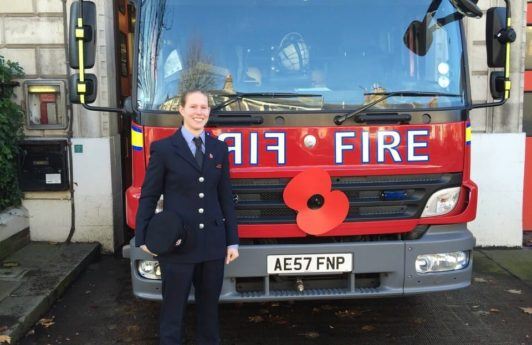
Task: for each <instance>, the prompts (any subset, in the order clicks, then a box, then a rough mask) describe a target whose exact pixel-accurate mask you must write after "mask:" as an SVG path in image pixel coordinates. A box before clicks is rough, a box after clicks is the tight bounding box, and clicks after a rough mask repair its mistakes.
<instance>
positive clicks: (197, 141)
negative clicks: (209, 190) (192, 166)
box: [192, 137, 203, 169]
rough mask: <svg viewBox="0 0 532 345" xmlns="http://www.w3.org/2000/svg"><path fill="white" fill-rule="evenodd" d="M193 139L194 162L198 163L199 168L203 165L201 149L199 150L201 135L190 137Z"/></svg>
mask: <svg viewBox="0 0 532 345" xmlns="http://www.w3.org/2000/svg"><path fill="white" fill-rule="evenodd" d="M192 140H193V141H194V144H196V154H195V155H194V158H196V162H197V163H198V166H199V167H200V169H201V168H202V166H203V151H202V150H201V143H202V141H201V137H197V138H194V139H192Z"/></svg>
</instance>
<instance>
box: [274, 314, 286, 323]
mask: <svg viewBox="0 0 532 345" xmlns="http://www.w3.org/2000/svg"><path fill="white" fill-rule="evenodd" d="M270 321H272V322H274V323H276V324H278V325H286V324H287V323H288V320H286V319H284V318H283V317H282V316H280V315H270Z"/></svg>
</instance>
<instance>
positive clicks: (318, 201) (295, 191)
mask: <svg viewBox="0 0 532 345" xmlns="http://www.w3.org/2000/svg"><path fill="white" fill-rule="evenodd" d="M331 186H332V185H331V177H330V176H329V174H328V173H327V172H326V171H324V170H321V169H316V168H312V169H308V170H305V171H303V172H301V173H299V174H298V175H297V176H295V177H294V178H293V179H292V180H291V181H290V182H289V183H288V185H286V188H285V190H284V192H283V199H284V202H285V204H286V205H287V206H288V207H290V208H291V209H293V210H295V211H297V218H296V221H297V226H299V228H300V229H301V230H303V231H305V232H306V233H307V234H310V235H321V234H324V233H326V232H328V231H330V230H332V229H334V228H335V227H337V226H338V225H340V224H341V223H342V222H343V221H344V219H345V217H347V213H348V211H349V200H348V199H347V196H346V195H345V194H344V193H343V192H341V191H339V190H333V191H331Z"/></svg>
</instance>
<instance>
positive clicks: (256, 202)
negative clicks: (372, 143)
mask: <svg viewBox="0 0 532 345" xmlns="http://www.w3.org/2000/svg"><path fill="white" fill-rule="evenodd" d="M331 180H332V189H333V190H341V191H343V192H344V193H345V194H346V195H347V197H348V199H349V213H348V215H347V219H346V221H347V222H357V221H358V222H360V221H371V220H386V219H409V218H419V216H421V213H422V212H423V208H424V207H425V204H426V203H427V200H428V198H429V197H430V196H431V195H432V194H433V193H434V192H435V191H437V190H440V189H443V188H449V187H458V186H460V185H461V184H462V174H461V173H449V174H429V175H398V176H356V177H333V178H332V179H331ZM289 181H290V179H288V178H279V179H233V180H231V183H232V186H233V200H234V203H235V208H236V213H237V217H238V222H239V224H278V223H295V221H296V212H295V211H293V210H292V209H290V208H288V207H287V206H286V205H285V204H284V202H283V190H284V188H285V186H286V184H287V183H288V182H289Z"/></svg>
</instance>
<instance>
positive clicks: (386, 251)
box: [123, 224, 475, 302]
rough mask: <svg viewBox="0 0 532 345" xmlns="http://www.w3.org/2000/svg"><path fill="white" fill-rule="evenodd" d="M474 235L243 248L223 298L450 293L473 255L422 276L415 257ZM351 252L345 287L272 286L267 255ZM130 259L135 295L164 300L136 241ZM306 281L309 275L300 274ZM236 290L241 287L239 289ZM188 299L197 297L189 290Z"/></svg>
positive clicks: (465, 247) (453, 230)
mask: <svg viewBox="0 0 532 345" xmlns="http://www.w3.org/2000/svg"><path fill="white" fill-rule="evenodd" d="M474 246H475V238H474V237H473V235H472V234H471V232H469V230H467V228H466V225H465V224H452V225H434V226H431V227H430V228H429V229H428V230H427V232H426V233H425V234H424V235H423V237H421V238H420V239H417V240H412V241H375V242H351V243H327V244H308V245H307V244H305V245H251V246H244V245H242V246H240V248H239V253H240V257H239V258H238V259H237V260H236V261H235V262H233V263H231V264H230V265H228V266H226V269H225V277H224V284H223V287H222V293H221V296H220V301H221V302H263V301H279V300H309V299H341V298H368V297H381V296H382V297H384V296H400V295H410V294H419V293H425V292H436V291H446V290H453V289H459V288H464V287H467V286H469V285H470V284H471V272H472V255H470V261H469V265H468V266H466V267H465V268H464V269H461V270H457V271H449V272H441V273H429V274H418V273H417V272H416V269H415V260H416V257H417V256H418V255H420V254H431V253H444V252H455V251H471V250H472V249H473V247H474ZM325 253H353V260H354V263H353V272H351V273H349V274H346V275H345V277H344V278H345V286H343V287H334V286H331V287H327V286H322V287H319V286H318V287H316V288H309V289H305V290H303V291H302V292H299V291H298V290H297V289H295V288H293V289H292V288H273V287H272V286H273V285H272V283H271V282H272V280H271V277H270V276H269V275H268V273H267V267H266V257H267V256H268V255H275V254H280V255H282V254H325ZM123 254H124V257H129V258H130V262H131V278H132V284H133V293H134V295H135V296H137V297H139V298H142V299H148V300H161V282H160V280H150V279H145V278H143V277H141V276H140V275H139V273H138V271H137V268H136V267H137V261H138V260H153V257H152V256H150V255H148V254H146V253H145V252H143V251H142V250H140V249H139V248H136V247H134V239H133V240H132V241H131V244H130V245H129V246H126V247H124V249H123ZM368 275H371V276H373V277H377V280H378V283H377V284H376V285H374V286H371V287H361V286H357V279H358V278H357V277H365V276H368ZM299 278H300V279H301V280H302V282H303V283H305V275H301V276H300V277H299ZM246 279H248V280H249V279H255V280H256V281H259V282H262V284H259V285H257V286H258V288H257V289H255V290H253V291H241V289H237V284H238V281H239V280H246ZM237 290H238V291H237ZM190 300H191V301H192V300H193V294H192V293H191V297H190Z"/></svg>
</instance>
